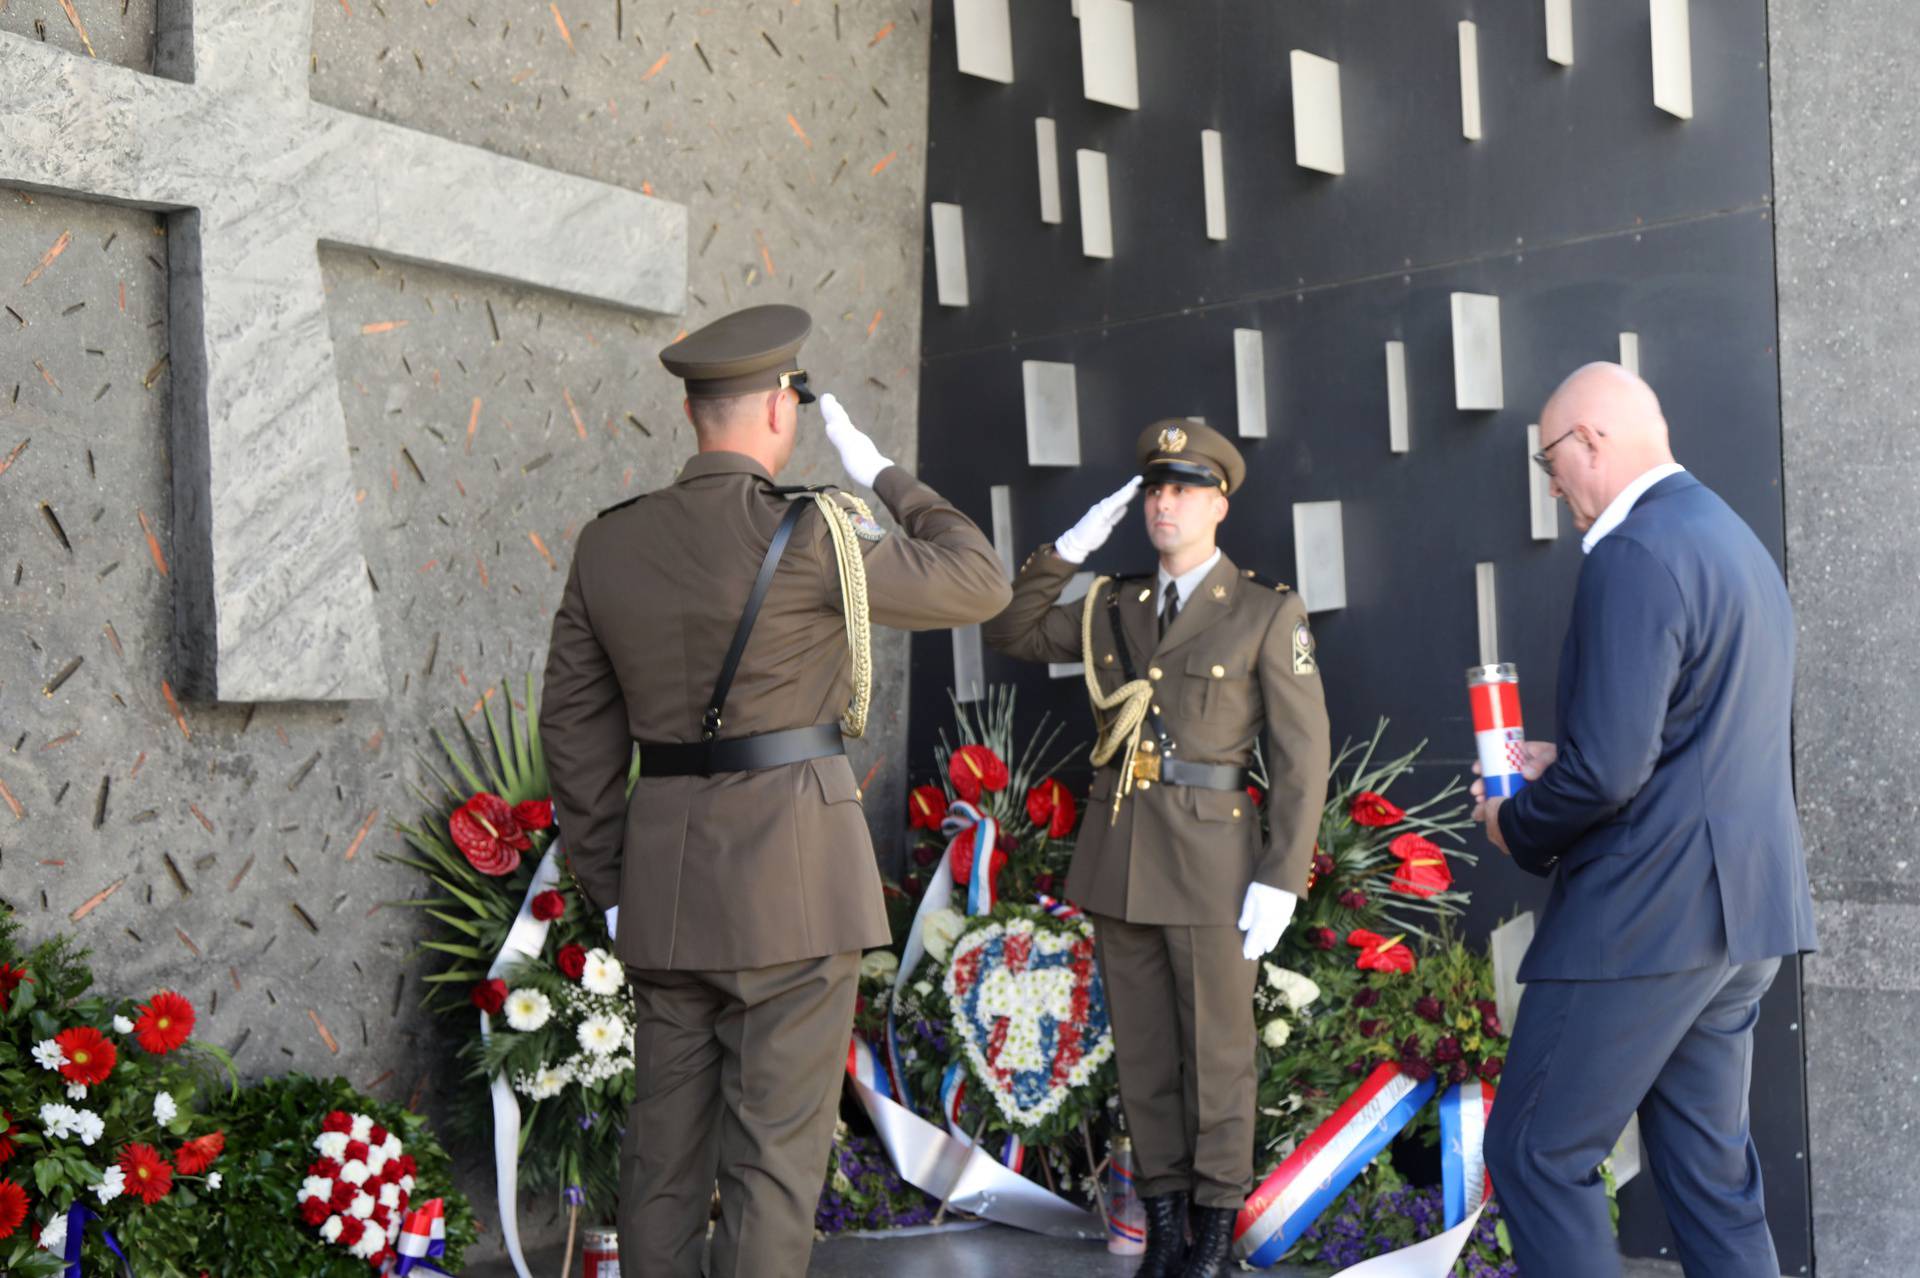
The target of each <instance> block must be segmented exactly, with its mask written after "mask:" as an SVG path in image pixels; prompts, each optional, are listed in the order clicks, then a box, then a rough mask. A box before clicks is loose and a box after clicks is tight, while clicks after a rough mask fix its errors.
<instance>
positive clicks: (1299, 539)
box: [1293, 501, 1347, 612]
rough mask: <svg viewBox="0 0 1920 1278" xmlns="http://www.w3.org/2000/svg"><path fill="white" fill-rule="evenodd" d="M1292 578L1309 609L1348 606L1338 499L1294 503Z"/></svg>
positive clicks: (1316, 610)
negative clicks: (1297, 584)
mask: <svg viewBox="0 0 1920 1278" xmlns="http://www.w3.org/2000/svg"><path fill="white" fill-rule="evenodd" d="M1293 579H1294V580H1295V581H1296V582H1298V583H1299V586H1300V597H1301V598H1302V599H1304V600H1305V601H1306V604H1307V611H1308V612H1330V611H1332V610H1333V609H1335V608H1344V607H1346V606H1347V548H1346V539H1345V536H1344V534H1343V533H1342V531H1341V526H1340V503H1339V502H1337V501H1298V502H1295V503H1294V504H1293Z"/></svg>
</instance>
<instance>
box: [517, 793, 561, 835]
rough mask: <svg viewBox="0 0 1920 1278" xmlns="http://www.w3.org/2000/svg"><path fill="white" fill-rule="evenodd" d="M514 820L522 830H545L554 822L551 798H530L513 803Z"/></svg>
mask: <svg viewBox="0 0 1920 1278" xmlns="http://www.w3.org/2000/svg"><path fill="white" fill-rule="evenodd" d="M513 820H514V823H515V824H516V825H518V826H519V827H520V828H521V829H522V830H544V829H546V828H547V827H548V826H550V825H552V824H553V801H552V800H551V799H528V800H527V801H526V802H525V803H516V804H514V805H513Z"/></svg>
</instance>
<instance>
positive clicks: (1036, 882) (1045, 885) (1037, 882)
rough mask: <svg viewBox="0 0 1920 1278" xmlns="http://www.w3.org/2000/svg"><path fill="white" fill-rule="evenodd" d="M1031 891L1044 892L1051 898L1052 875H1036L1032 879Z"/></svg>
mask: <svg viewBox="0 0 1920 1278" xmlns="http://www.w3.org/2000/svg"><path fill="white" fill-rule="evenodd" d="M1033 890H1034V891H1036V892H1044V893H1046V894H1047V895H1049V896H1051V895H1052V894H1053V875H1051V874H1036V875H1035V876H1034V878H1033Z"/></svg>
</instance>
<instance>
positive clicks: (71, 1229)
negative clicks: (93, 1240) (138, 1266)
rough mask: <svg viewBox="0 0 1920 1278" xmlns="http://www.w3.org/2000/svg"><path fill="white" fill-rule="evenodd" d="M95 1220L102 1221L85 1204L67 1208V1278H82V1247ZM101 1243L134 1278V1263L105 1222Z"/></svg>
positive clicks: (102, 1225) (97, 1214)
mask: <svg viewBox="0 0 1920 1278" xmlns="http://www.w3.org/2000/svg"><path fill="white" fill-rule="evenodd" d="M95 1220H100V1213H99V1212H97V1211H94V1210H93V1209H92V1208H91V1207H88V1206H87V1205H86V1204H85V1203H75V1204H73V1206H71V1207H69V1208H67V1248H66V1255H65V1257H64V1259H65V1261H66V1262H67V1274H66V1278H80V1247H81V1244H82V1243H84V1242H85V1241H86V1235H87V1225H88V1223H89V1222H91V1221H95ZM100 1241H101V1242H103V1243H105V1244H106V1245H107V1250H108V1251H110V1252H112V1253H113V1254H114V1255H115V1256H118V1257H119V1258H120V1267H121V1268H122V1269H123V1270H125V1271H126V1273H127V1276H128V1278H132V1275H133V1262H132V1261H130V1260H128V1259H127V1253H126V1252H124V1251H121V1250H120V1240H119V1239H117V1238H115V1237H114V1236H113V1231H112V1230H111V1229H108V1228H107V1223H106V1222H105V1221H104V1220H101V1221H100Z"/></svg>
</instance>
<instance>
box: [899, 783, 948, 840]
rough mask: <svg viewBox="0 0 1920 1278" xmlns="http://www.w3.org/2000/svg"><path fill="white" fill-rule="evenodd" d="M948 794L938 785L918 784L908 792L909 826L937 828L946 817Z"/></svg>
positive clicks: (912, 828)
mask: <svg viewBox="0 0 1920 1278" xmlns="http://www.w3.org/2000/svg"><path fill="white" fill-rule="evenodd" d="M946 815H947V795H946V792H945V791H944V790H942V789H941V788H940V787H939V786H937V785H916V786H915V787H913V789H911V790H909V791H908V792H907V828H908V829H911V830H937V829H939V828H940V822H941V821H943V820H945V819H946Z"/></svg>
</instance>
